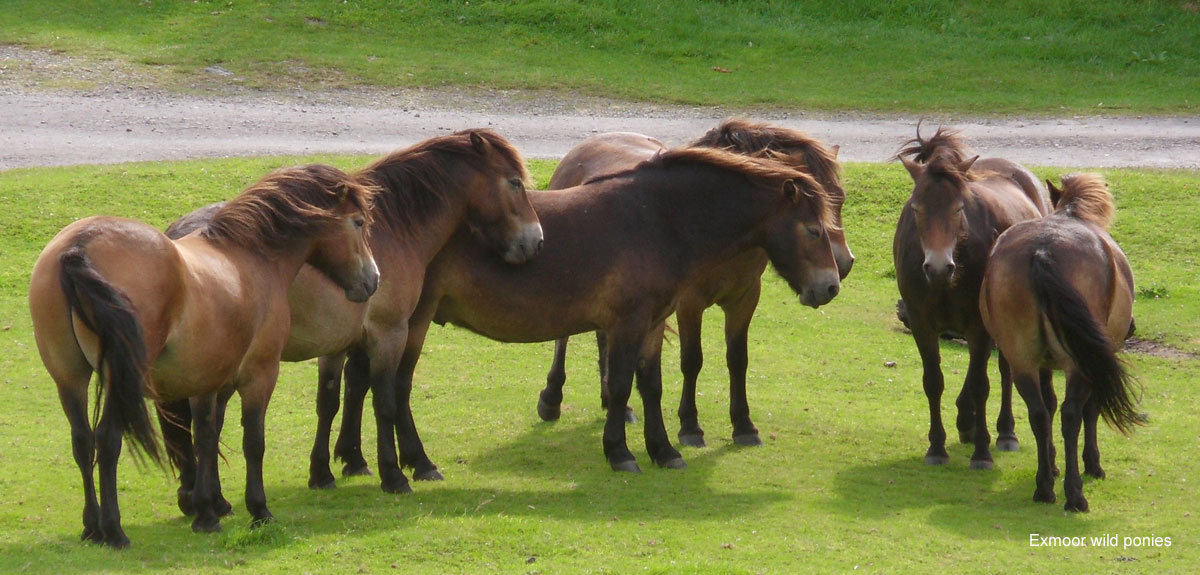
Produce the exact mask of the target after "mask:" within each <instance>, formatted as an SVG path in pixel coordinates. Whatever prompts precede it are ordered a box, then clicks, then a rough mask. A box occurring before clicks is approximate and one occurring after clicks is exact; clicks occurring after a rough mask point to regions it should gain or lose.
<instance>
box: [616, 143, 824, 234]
mask: <svg viewBox="0 0 1200 575" xmlns="http://www.w3.org/2000/svg"><path fill="white" fill-rule="evenodd" d="M687 164H692V165H706V166H711V167H714V168H717V169H720V170H725V171H730V172H734V173H737V174H740V175H742V176H743V177H745V178H746V179H748V180H750V182H751V183H752V184H754V185H755V186H757V187H758V188H760V189H762V190H764V191H767V192H770V193H779V191H780V190H782V189H783V184H784V182H786V181H788V180H793V181H794V182H795V184H796V186H797V187H799V188H800V189H801V190H802V191H807V192H811V196H809V195H808V194H802V195H804V196H805V197H810V198H811V199H812V200H813V201H814V202H816V204H815V205H814V206H813V208H814V210H813V211H814V212H815V213H816V214H817V219H818V221H819V222H820V223H821V225H823V226H825V227H826V228H834V227H836V226H837V219H836V218H835V217H834V213H833V201H832V199H831V198H830V197H829V193H828V192H826V191H825V188H824V187H823V186H821V184H820V183H818V182H817V181H816V180H815V179H813V177H812V176H810V175H808V174H807V173H805V172H802V171H800V170H797V169H795V168H793V167H791V166H789V165H787V164H784V163H783V162H779V161H777V160H774V159H771V158H753V157H750V156H745V155H742V154H735V153H733V152H727V151H725V150H721V149H718V148H706V147H688V148H677V149H674V150H666V151H663V152H660V153H658V154H655V155H654V157H652V158H650V159H649V160H646V161H644V162H642V163H641V164H638V166H637V167H635V168H634V169H633V170H631V171H637V170H639V169H642V168H644V167H661V168H670V167H672V166H677V165H687ZM625 173H626V174H628V173H630V172H625Z"/></svg>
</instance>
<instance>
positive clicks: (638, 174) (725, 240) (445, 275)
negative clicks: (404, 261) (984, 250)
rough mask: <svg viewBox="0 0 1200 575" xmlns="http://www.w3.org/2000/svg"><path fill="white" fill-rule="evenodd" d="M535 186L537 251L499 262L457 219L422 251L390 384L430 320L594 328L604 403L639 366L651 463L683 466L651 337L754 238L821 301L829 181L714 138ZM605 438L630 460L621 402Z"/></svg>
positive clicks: (615, 463)
mask: <svg viewBox="0 0 1200 575" xmlns="http://www.w3.org/2000/svg"><path fill="white" fill-rule="evenodd" d="M532 199H533V204H534V207H535V209H536V210H537V213H538V216H539V217H540V218H541V222H542V225H543V226H544V227H545V230H546V235H547V236H549V237H551V238H552V241H551V242H549V243H547V244H546V247H545V249H544V250H543V251H542V253H541V254H540V255H539V256H538V257H537V258H536V259H534V260H532V261H530V262H528V263H526V264H525V265H522V266H509V265H504V264H502V263H501V262H497V261H494V259H493V258H489V257H487V254H486V251H485V250H483V249H482V248H481V247H480V246H478V245H477V242H474V241H472V239H471V238H470V235H469V234H465V233H459V234H458V235H457V236H456V237H455V238H454V239H453V240H452V241H451V242H450V243H449V244H447V246H446V247H445V248H444V249H443V250H442V252H441V253H439V254H438V257H437V258H436V259H435V260H434V262H433V263H431V264H430V266H429V268H428V270H427V273H426V276H425V288H424V290H423V291H422V293H421V301H420V303H419V304H418V305H417V310H416V311H415V312H414V314H413V321H412V322H410V324H409V345H408V348H407V349H406V350H405V353H404V358H403V360H402V362H401V366H400V372H399V380H398V385H399V387H400V388H401V390H402V391H400V392H399V393H398V397H399V398H408V397H409V396H410V394H409V391H410V390H411V386H412V375H413V370H414V369H415V368H416V364H417V361H418V359H419V357H420V352H421V346H422V344H423V341H424V338H425V336H426V334H427V331H428V328H429V324H430V323H433V322H436V323H439V324H444V323H453V324H455V325H459V326H462V327H464V328H466V329H469V330H471V331H473V332H475V333H478V334H480V335H483V336H485V337H489V338H491V339H495V340H499V341H504V342H538V341H550V340H556V339H558V338H561V337H564V336H569V335H573V334H577V333H582V332H587V331H596V330H601V331H604V332H605V333H606V334H607V336H608V353H607V356H606V363H607V370H608V374H609V392H610V394H611V397H610V402H611V403H610V405H620V406H623V405H626V404H627V402H628V399H629V395H630V393H631V391H632V387H633V379H634V377H635V373H636V377H637V388H638V392H639V393H640V394H641V397H642V402H643V406H644V414H643V416H644V428H645V438H646V448H647V451H648V452H649V454H650V456H651V458H652V459H653V461H654V462H655V463H656V464H657V465H659V466H661V467H667V468H682V467H685V466H686V463H685V462H684V460H683V458H682V456H680V454H679V452H678V451H677V450H676V449H675V448H674V447H673V446H672V445H671V442H670V440H669V439H668V437H667V434H666V429H665V427H664V424H663V419H662V410H661V397H662V372H661V346H662V332H663V329H664V326H665V321H666V319H667V317H668V316H670V314H671V313H672V312H673V311H674V309H675V305H676V303H677V302H678V301H679V297H680V294H681V293H682V292H683V290H684V288H685V287H686V286H687V285H688V284H689V282H690V281H691V280H692V278H694V277H696V275H697V274H699V273H703V271H704V270H707V269H710V268H711V267H712V266H714V265H719V264H720V263H722V262H724V261H727V260H728V259H730V258H736V257H741V256H742V254H744V253H745V252H746V251H749V250H754V249H762V250H764V251H765V252H766V254H767V257H768V259H769V260H770V261H771V263H772V264H773V265H774V267H775V269H776V271H778V272H779V274H780V275H781V276H783V277H784V278H785V280H786V281H787V282H788V285H789V286H790V287H791V288H792V289H793V291H795V292H796V293H797V294H799V297H800V301H801V302H802V303H803V304H805V305H809V306H812V307H817V306H820V305H822V304H824V303H827V302H828V301H829V300H830V299H832V298H833V297H834V296H835V295H837V292H838V289H839V287H840V282H839V277H838V270H837V265H836V263H835V261H834V257H833V250H832V248H831V246H830V234H829V232H828V230H829V229H830V228H832V227H834V222H835V219H834V215H833V206H832V201H831V199H830V198H829V194H828V193H827V192H826V191H825V190H824V189H823V188H822V187H821V185H820V184H819V183H818V182H817V181H816V180H814V179H813V178H812V177H811V176H809V175H808V174H806V173H804V172H801V171H798V170H796V169H794V168H791V167H789V166H787V165H784V164H782V163H780V162H777V161H773V160H767V159H757V158H749V157H746V156H742V155H737V154H732V153H729V152H725V151H722V150H717V149H711V148H684V149H679V150H669V151H665V152H661V153H659V154H656V155H655V156H654V157H652V158H651V159H649V160H647V161H644V162H642V163H640V164H638V165H637V166H636V167H634V168H632V169H630V170H626V171H622V172H619V173H617V174H613V175H609V176H605V177H600V178H596V179H593V180H590V181H589V182H587V183H584V184H583V185H581V186H577V187H574V188H568V189H565V190H550V191H545V192H539V193H536V194H534V195H533V196H532ZM347 381H348V383H347V385H348V386H349V385H352V384H351V383H349V381H350V380H349V378H348V379H347ZM397 409H398V410H400V411H402V412H403V411H404V410H405V407H404V406H400V405H398V406H397ZM408 411H409V413H410V414H411V408H408ZM405 422H406V423H407V424H408V426H406V427H401V428H399V429H398V430H397V434H398V435H400V436H401V437H403V440H402V441H401V444H402V450H403V454H402V456H401V458H402V459H403V460H404V461H406V462H416V463H417V464H420V463H419V462H420V458H423V457H426V456H425V452H424V448H423V446H422V445H421V443H420V440H419V437H418V435H417V433H416V429H415V426H414V424H413V422H412V419H411V418H409V419H407V420H405ZM343 439H346V438H345V437H342V438H340V439H339V441H341V440H343ZM352 439H354V438H352ZM602 444H603V451H604V455H605V458H606V460H607V461H608V463H609V465H610V466H611V467H612V469H614V470H616V471H624V472H639V471H640V468H639V467H638V464H637V461H636V458H635V457H634V455H633V453H632V452H631V451H630V450H629V447H628V445H627V443H626V438H625V418H624V414H623V410H620V409H610V410H609V411H608V416H607V420H606V423H605V426H604V434H603V442H602Z"/></svg>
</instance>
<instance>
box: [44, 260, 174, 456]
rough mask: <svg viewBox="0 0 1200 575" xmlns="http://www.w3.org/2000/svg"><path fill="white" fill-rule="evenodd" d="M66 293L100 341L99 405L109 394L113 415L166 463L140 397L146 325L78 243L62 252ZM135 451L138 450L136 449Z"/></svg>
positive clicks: (136, 440) (72, 307)
mask: <svg viewBox="0 0 1200 575" xmlns="http://www.w3.org/2000/svg"><path fill="white" fill-rule="evenodd" d="M59 264H60V265H61V266H62V271H61V274H60V277H61V284H62V291H63V295H65V296H66V298H67V305H68V307H69V309H70V310H71V311H72V312H74V313H75V315H76V316H77V317H79V319H80V320H81V321H82V322H83V324H84V325H85V326H87V328H88V329H90V330H92V332H94V333H95V334H96V335H97V336H98V337H99V339H100V352H99V357H98V359H97V362H96V363H97V368H96V371H97V372H98V373H99V374H100V385H99V388H98V389H97V390H96V409H97V410H99V409H101V406H102V405H104V404H103V401H104V393H105V392H106V391H107V393H108V394H109V397H108V401H109V403H110V404H111V406H110V407H111V409H112V412H111V417H113V418H114V422H115V423H116V425H117V429H118V430H120V432H121V433H122V434H123V435H127V436H129V437H130V438H132V439H133V443H134V446H135V447H140V448H141V450H142V451H143V452H144V453H145V454H146V455H147V456H148V457H149V458H150V459H151V460H152V461H154V463H155V464H157V465H159V466H162V456H161V453H160V449H159V446H158V436H157V434H156V433H155V432H154V426H153V425H151V423H150V414H149V410H147V409H146V402H145V400H144V399H143V398H142V389H143V387H144V386H145V382H146V374H147V372H148V371H149V370H148V365H147V363H148V362H147V360H146V344H145V341H144V338H143V335H142V326H141V324H140V323H138V320H137V317H135V316H134V313H133V304H132V302H130V301H129V298H128V296H126V295H125V294H124V293H122V292H121V290H119V289H117V288H116V287H115V286H113V285H112V284H111V283H109V282H108V280H106V279H104V278H103V277H101V275H100V273H99V272H97V271H96V268H95V267H92V264H91V261H90V260H89V258H88V256H87V253H86V252H85V251H84V250H83V248H82V247H80V246H75V247H72V248H69V249H67V250H66V251H64V252H63V253H62V255H61V256H59ZM135 453H136V451H135Z"/></svg>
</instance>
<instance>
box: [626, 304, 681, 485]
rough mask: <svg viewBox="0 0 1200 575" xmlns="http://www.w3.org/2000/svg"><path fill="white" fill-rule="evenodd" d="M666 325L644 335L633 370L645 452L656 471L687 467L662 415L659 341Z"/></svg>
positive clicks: (660, 325)
mask: <svg viewBox="0 0 1200 575" xmlns="http://www.w3.org/2000/svg"><path fill="white" fill-rule="evenodd" d="M665 325H666V324H659V326H658V327H657V328H656V329H653V330H650V333H649V334H647V335H646V338H645V345H644V346H643V348H642V353H641V354H640V357H639V358H638V366H637V368H636V376H637V389H638V394H639V395H641V397H642V408H643V414H642V418H643V421H644V431H643V432H644V434H645V439H646V450H647V451H648V452H650V457H651V458H652V459H653V460H654V462H655V463H657V464H658V466H659V467H666V468H669V469H682V468H684V467H687V464H686V463H685V462H684V461H683V457H682V456H681V455H679V451H677V450H676V449H675V448H674V447H673V446H672V445H671V440H670V438H669V436H668V435H667V428H666V425H665V422H664V421H663V415H662V338H663V328H664V327H665Z"/></svg>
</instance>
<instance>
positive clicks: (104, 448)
mask: <svg viewBox="0 0 1200 575" xmlns="http://www.w3.org/2000/svg"><path fill="white" fill-rule="evenodd" d="M113 401H114V399H113V395H112V394H111V393H109V394H108V395H106V396H105V398H104V411H103V413H102V414H101V416H100V422H99V423H97V424H96V459H97V461H98V463H99V464H100V530H101V531H103V532H104V544H105V545H108V546H109V547H112V548H114V549H124V548H126V547H129V537H126V536H125V530H124V529H122V528H121V506H120V503H119V502H118V501H117V461H118V460H119V459H120V458H121V429H120V428H119V427H118V426H117V423H116V422H115V421H113V414H112V409H113V408H112V402H113Z"/></svg>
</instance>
